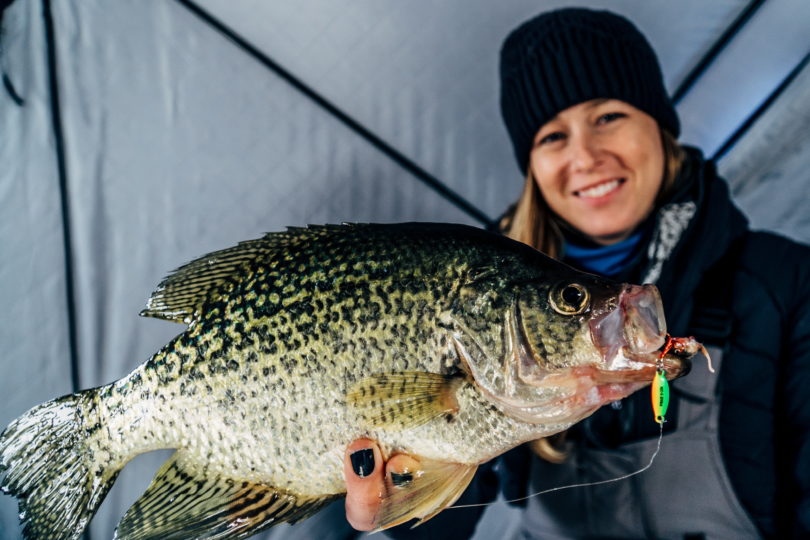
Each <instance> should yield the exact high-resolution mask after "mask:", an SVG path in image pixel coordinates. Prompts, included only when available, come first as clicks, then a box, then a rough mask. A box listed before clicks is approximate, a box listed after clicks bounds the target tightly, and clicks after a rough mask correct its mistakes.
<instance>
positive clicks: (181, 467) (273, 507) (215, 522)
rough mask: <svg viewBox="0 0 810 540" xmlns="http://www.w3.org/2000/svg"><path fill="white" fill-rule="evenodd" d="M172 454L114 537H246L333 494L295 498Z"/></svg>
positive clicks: (304, 513)
mask: <svg viewBox="0 0 810 540" xmlns="http://www.w3.org/2000/svg"><path fill="white" fill-rule="evenodd" d="M201 471H202V469H201V468H200V467H197V466H194V465H192V464H190V463H189V462H188V461H187V460H184V454H183V452H182V451H178V452H176V453H175V454H174V455H173V456H172V458H170V459H169V461H167V462H166V463H165V464H164V465H163V467H161V469H160V470H159V471H158V472H157V474H156V475H155V478H154V479H153V480H152V483H151V484H150V485H149V487H148V488H147V490H146V492H145V493H144V494H143V495H142V496H141V497H140V498H139V499H138V500H137V501H135V503H134V504H133V505H132V506H131V507H130V508H129V510H127V513H126V514H125V515H124V517H123V518H122V519H121V522H120V523H119V524H118V527H117V528H116V530H115V536H114V538H115V539H119V540H181V539H186V538H216V539H217V540H226V539H232V538H247V537H248V536H251V535H253V534H256V533H257V532H259V531H261V530H263V529H266V528H268V527H270V526H272V525H275V524H277V523H282V522H286V523H296V522H298V521H300V520H302V519H304V518H306V517H308V516H310V515H312V514H314V513H315V512H317V511H318V510H320V509H321V507H322V506H324V505H325V504H327V503H329V502H331V501H332V500H334V499H335V498H336V497H337V495H326V496H323V497H307V496H300V495H296V494H294V493H290V492H288V491H283V490H277V489H273V488H272V487H270V486H266V485H262V484H257V483H252V482H247V481H242V480H237V479H232V478H223V477H217V476H211V477H208V476H205V475H203V474H202V472H201Z"/></svg>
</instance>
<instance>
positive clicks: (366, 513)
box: [343, 439, 385, 531]
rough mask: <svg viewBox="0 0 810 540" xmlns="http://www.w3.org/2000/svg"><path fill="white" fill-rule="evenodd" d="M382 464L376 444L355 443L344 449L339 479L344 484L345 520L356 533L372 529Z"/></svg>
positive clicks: (379, 496) (381, 489)
mask: <svg viewBox="0 0 810 540" xmlns="http://www.w3.org/2000/svg"><path fill="white" fill-rule="evenodd" d="M384 469H385V464H384V463H383V459H382V453H381V452H380V448H379V447H378V446H377V444H376V443H375V442H374V441H372V440H370V439H358V440H356V441H354V442H352V443H351V444H350V445H349V446H348V448H347V449H346V453H345V455H344V458H343V477H344V478H345V480H346V519H347V520H348V521H349V523H350V524H351V526H352V527H354V528H355V529H357V530H359V531H370V530H372V529H374V528H375V527H376V525H375V523H376V517H377V512H378V510H379V508H380V501H381V500H382V496H383V493H384V492H385V479H384V476H383V475H384Z"/></svg>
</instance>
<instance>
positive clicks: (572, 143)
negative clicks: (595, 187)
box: [568, 132, 599, 172]
mask: <svg viewBox="0 0 810 540" xmlns="http://www.w3.org/2000/svg"><path fill="white" fill-rule="evenodd" d="M568 148H569V151H570V153H571V154H570V156H571V158H570V159H571V167H572V169H573V170H574V172H583V171H590V170H592V169H593V168H594V167H595V166H596V164H597V163H598V161H599V150H598V148H597V145H596V140H595V138H594V137H593V136H592V135H589V134H588V133H587V132H586V133H573V134H571V135H570V138H569V144H568Z"/></svg>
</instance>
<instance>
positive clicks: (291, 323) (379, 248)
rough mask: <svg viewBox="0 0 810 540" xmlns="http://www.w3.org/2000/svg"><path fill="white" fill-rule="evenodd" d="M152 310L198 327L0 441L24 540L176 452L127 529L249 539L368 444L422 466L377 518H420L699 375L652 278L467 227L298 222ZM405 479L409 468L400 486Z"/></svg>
mask: <svg viewBox="0 0 810 540" xmlns="http://www.w3.org/2000/svg"><path fill="white" fill-rule="evenodd" d="M141 315H143V316H147V317H156V318H159V319H163V320H166V321H172V322H176V323H180V324H183V325H185V326H186V328H185V330H184V331H183V332H182V333H180V334H179V335H178V336H177V337H175V338H174V339H172V340H171V341H170V342H169V343H168V344H166V345H165V346H164V347H163V348H161V349H160V350H159V351H158V352H156V353H155V354H154V355H153V356H152V357H151V358H149V359H148V360H147V361H146V362H144V363H143V364H141V365H140V366H138V367H137V368H135V369H134V370H133V371H132V372H131V373H130V374H128V375H126V376H125V377H123V378H121V379H119V380H117V381H114V382H112V383H109V384H106V385H103V386H100V387H97V388H92V389H87V390H84V391H80V392H77V393H73V394H70V395H66V396H63V397H60V398H57V399H54V400H52V401H49V402H46V403H44V404H41V405H38V406H36V407H34V408H33V409H31V410H30V411H28V412H26V413H24V414H23V415H22V416H20V417H19V418H17V419H16V420H14V421H13V422H12V423H11V424H10V425H9V426H8V427H7V428H6V429H5V430H4V431H3V432H2V434H0V478H2V482H1V483H0V487H2V490H3V491H4V492H5V493H7V494H10V495H12V496H14V497H16V498H17V499H18V502H19V507H20V515H21V520H22V524H23V533H24V536H25V538H48V539H76V538H79V536H80V535H81V534H82V532H83V531H84V530H85V528H86V527H87V525H88V523H89V522H90V520H91V519H92V516H93V514H94V512H95V511H96V509H97V508H98V506H99V505H100V504H101V502H102V500H103V499H104V496H105V495H106V493H107V491H108V490H109V489H110V487H111V486H112V484H113V483H114V482H115V479H116V477H117V475H118V474H119V472H120V471H121V470H122V468H123V467H124V466H125V465H126V463H127V462H128V461H129V460H131V459H132V458H133V457H134V456H136V455H139V454H142V453H144V452H149V451H152V450H157V449H174V450H175V452H174V453H173V454H172V456H171V457H170V458H169V459H168V460H167V461H166V463H164V464H163V466H162V467H161V468H160V469H159V470H158V471H157V473H156V475H155V477H154V479H153V480H152V482H151V484H150V485H149V487H148V488H147V489H146V491H145V492H144V493H143V495H142V496H141V497H140V498H139V499H138V500H137V501H136V502H135V503H134V504H133V505H132V506H131V507H130V508H129V509H128V510H127V511H126V513H125V514H124V516H123V517H122V518H121V520H120V522H119V524H118V526H117V528H116V531H115V538H117V539H122V540H136V539H137V540H144V539H175V538H177V539H179V538H218V539H231V538H247V537H249V536H251V535H253V534H255V533H257V532H259V531H261V530H264V529H266V528H268V527H270V526H273V525H275V524H277V523H282V522H286V523H295V522H298V521H300V520H303V519H305V518H306V517H308V516H311V515H312V514H314V513H315V512H317V511H318V510H319V509H320V508H322V507H323V506H324V505H326V504H327V503H329V502H331V501H333V500H335V499H337V498H339V497H341V496H343V495H344V494H345V490H346V488H345V482H344V478H343V472H342V471H343V455H344V450H345V448H346V447H347V445H348V444H349V443H350V442H351V441H353V440H355V439H358V438H361V437H367V438H370V439H373V440H375V441H377V442H378V443H379V445H380V447H381V449H382V452H383V455H384V456H385V457H386V458H389V457H391V456H393V455H397V454H407V455H409V456H412V457H413V459H414V460H415V461H416V462H417V463H418V464H419V470H417V471H411V473H412V474H408V475H407V478H404V477H401V475H399V476H398V478H397V482H396V483H394V482H393V481H392V480H391V479H387V480H386V482H387V485H386V493H385V494H384V497H383V501H382V504H381V511H380V513H379V515H378V518H377V526H378V527H379V528H387V527H390V526H393V525H397V524H400V523H403V522H406V521H410V520H413V519H417V520H419V523H421V522H424V521H425V520H427V519H430V518H431V517H433V516H434V515H436V514H437V513H438V512H439V511H441V510H442V509H444V508H446V507H448V506H449V505H451V504H452V503H453V502H454V501H455V500H456V499H457V498H458V496H459V495H460V494H461V493H462V492H463V490H464V488H465V487H466V486H467V485H468V483H469V482H470V480H471V479H472V477H473V475H474V473H475V471H476V469H477V467H478V466H479V465H480V464H482V463H484V462H486V461H488V460H490V459H492V458H494V457H496V456H498V455H499V454H501V453H503V452H505V451H507V450H509V449H511V448H513V447H515V446H517V445H519V444H521V443H523V442H527V441H531V440H535V439H538V438H540V437H545V436H549V435H551V434H554V433H558V432H561V431H563V430H565V429H567V428H569V427H570V426H571V425H573V424H574V423H576V422H578V421H580V420H582V419H583V418H585V417H587V416H588V415H590V414H591V413H593V412H594V411H595V410H596V409H597V408H599V407H600V406H602V405H603V404H605V403H608V402H612V401H615V400H617V399H620V398H622V397H625V396H627V395H629V394H631V393H632V392H635V391H636V390H638V389H640V388H642V387H644V386H646V385H648V384H650V382H651V381H652V380H653V378H654V376H655V374H656V373H657V372H659V370H662V369H663V370H664V371H665V373H666V377H667V378H668V379H672V378H675V377H678V376H681V375H683V374H684V373H686V372H687V371H688V369H689V364H690V360H689V359H690V357H691V356H692V355H693V354H694V353H695V352H696V351H697V350H698V344H697V343H696V342H694V340H693V339H692V338H678V339H680V340H681V341H680V342H679V343H680V346H679V347H675V348H672V347H669V348H668V352H666V354H664V353H663V352H662V347H663V346H664V344H665V342H667V340H668V339H669V338H668V335H667V333H666V321H665V317H664V311H663V307H662V303H661V297H660V295H659V293H658V291H657V289H656V288H655V287H654V286H652V285H629V284H621V283H616V282H613V281H610V280H607V279H603V278H600V277H597V276H594V275H590V274H585V273H582V272H579V271H577V270H574V269H573V268H570V267H569V266H566V265H564V264H562V263H560V262H558V261H555V260H553V259H550V258H548V257H546V256H545V255H543V254H542V253H540V252H539V251H537V250H535V249H532V248H530V247H528V246H526V245H524V244H521V243H518V242H516V241H513V240H510V239H508V238H505V237H503V236H501V235H499V234H496V233H492V232H487V231H484V230H481V229H478V228H475V227H470V226H465V225H454V224H431V223H398V224H343V225H326V226H308V227H303V228H288V230H286V231H284V232H275V233H268V234H266V235H265V236H264V237H262V238H259V239H255V240H250V241H246V242H242V243H239V244H238V245H236V246H235V247H231V248H228V249H224V250H221V251H217V252H214V253H210V254H208V255H205V256H203V257H201V258H199V259H197V260H195V261H192V262H190V263H188V264H186V265H184V266H181V267H180V268H178V269H177V270H175V271H174V272H173V273H171V274H170V275H169V276H168V277H167V278H166V279H164V280H163V281H162V282H161V283H160V285H159V286H158V287H157V289H156V290H155V292H154V293H153V294H152V295H151V297H150V299H149V300H148V303H147V306H146V308H145V309H144V310H143V311H142V312H141ZM403 478H404V480H403Z"/></svg>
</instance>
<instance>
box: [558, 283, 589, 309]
mask: <svg viewBox="0 0 810 540" xmlns="http://www.w3.org/2000/svg"><path fill="white" fill-rule="evenodd" d="M549 301H550V302H551V307H552V308H554V311H556V312H557V313H559V314H561V315H578V314H580V313H582V312H583V311H585V309H586V308H587V307H588V302H589V301H590V295H589V294H588V289H586V288H585V287H583V286H582V285H580V284H579V283H561V284H559V285H556V286H555V287H554V288H552V289H551V292H550V293H549Z"/></svg>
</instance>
